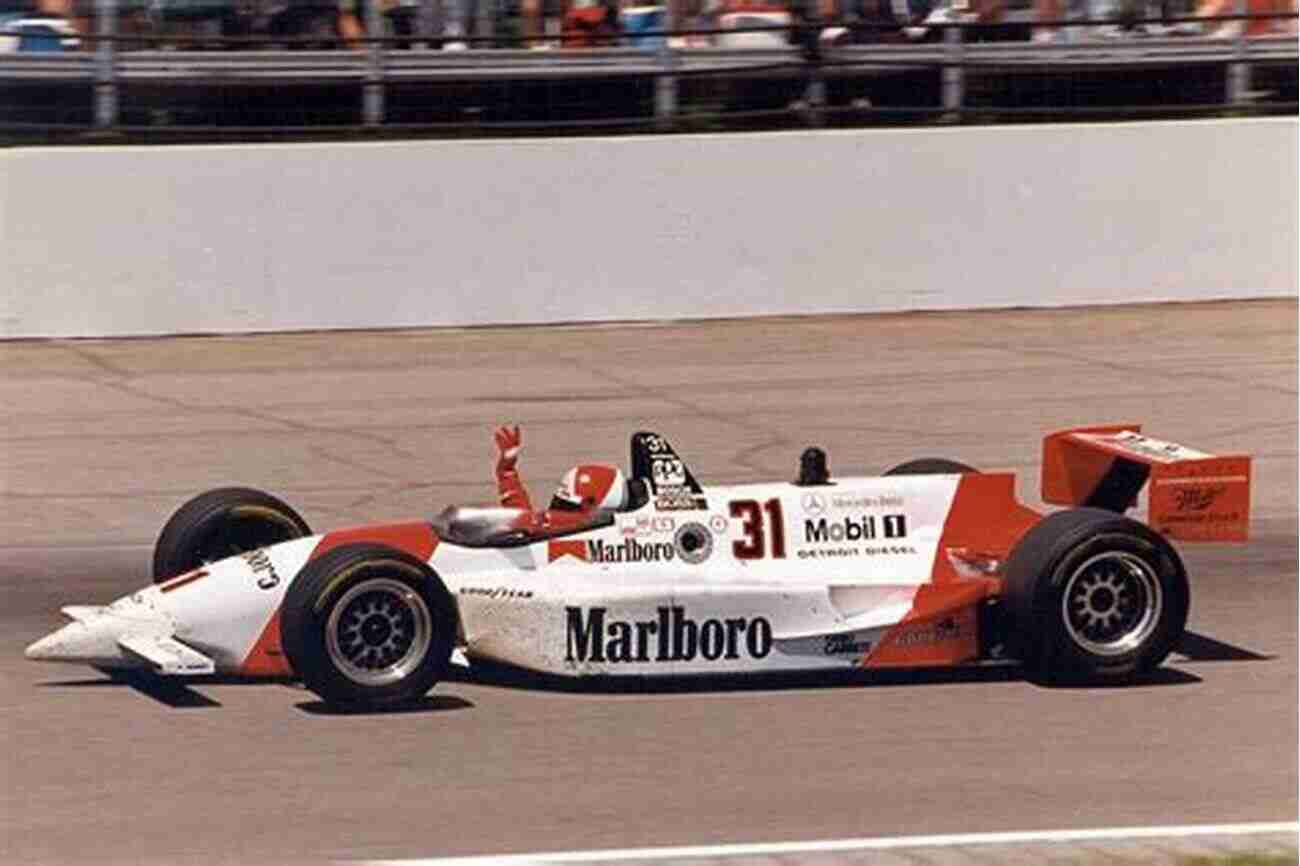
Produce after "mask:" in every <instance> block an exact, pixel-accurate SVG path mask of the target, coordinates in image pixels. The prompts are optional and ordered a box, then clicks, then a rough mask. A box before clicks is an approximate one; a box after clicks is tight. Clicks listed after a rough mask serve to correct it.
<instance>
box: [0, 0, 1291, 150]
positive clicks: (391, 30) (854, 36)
mask: <svg viewBox="0 0 1300 866" xmlns="http://www.w3.org/2000/svg"><path fill="white" fill-rule="evenodd" d="M4 2H11V3H14V2H16V3H22V2H28V0H4ZM87 2H93V8H91V7H89V6H88V7H86V8H85V9H83V10H82V11H83V13H84V14H83V16H82V17H81V18H80V19H79V20H78V21H77V22H76V24H77V26H76V27H72V26H68V25H66V24H62V23H59V22H54V23H53V24H50V23H48V22H47V26H46V28H45V29H42V28H41V22H40V20H39V18H36V19H33V18H32V17H31V16H30V15H29V17H28V19H26V21H27V24H26V27H27V29H26V30H25V31H23V30H20V31H18V32H17V33H16V34H15V32H14V31H13V29H12V28H11V30H10V34H9V39H8V42H7V43H5V42H4V39H5V36H4V33H5V31H4V30H3V29H2V28H0V131H4V132H5V133H7V134H9V135H10V136H18V137H21V136H23V135H33V134H34V135H45V136H59V135H65V134H72V135H82V134H85V133H97V134H104V133H106V132H120V133H126V134H131V133H136V134H141V135H149V134H155V133H156V134H159V135H176V134H185V133H189V134H192V135H200V136H202V135H204V134H212V135H221V134H234V135H239V134H245V133H248V132H250V131H253V132H286V131H304V132H317V133H319V132H331V131H345V132H348V133H355V132H365V131H372V132H385V131H394V132H399V133H404V132H410V131H415V130H419V131H427V132H431V133H448V134H458V135H463V134H475V133H491V132H493V131H502V130H514V131H528V130H540V131H555V130H566V131H584V130H611V129H615V130H620V129H654V130H695V129H721V128H770V127H781V126H801V125H872V124H881V123H903V122H936V121H941V122H957V121H962V120H966V119H974V120H977V121H985V120H989V119H994V120H999V121H1015V120H1024V119H1035V120H1038V119H1044V118H1047V119H1051V118H1108V117H1133V116H1151V117H1155V116H1198V115H1202V116H1203V115H1221V114H1230V115H1241V114H1246V113H1274V114H1288V113H1290V114H1294V113H1295V112H1296V110H1297V94H1296V80H1297V73H1296V70H1297V39H1296V35H1295V26H1296V15H1295V12H1294V11H1293V10H1294V6H1290V7H1286V8H1281V7H1279V8H1278V9H1275V10H1274V11H1266V12H1263V13H1261V12H1259V11H1257V10H1256V9H1255V7H1253V6H1248V5H1247V2H1246V0H1230V2H1234V3H1235V4H1236V10H1237V11H1236V12H1234V13H1231V14H1226V15H1219V16H1218V17H1216V18H1215V19H1213V20H1214V21H1215V22H1217V24H1218V29H1217V30H1214V29H1212V28H1210V27H1207V26H1206V24H1207V22H1206V19H1198V18H1193V17H1191V14H1190V13H1191V10H1190V9H1186V8H1183V9H1177V8H1174V7H1172V6H1170V5H1168V3H1165V4H1162V5H1160V6H1143V7H1140V8H1139V7H1136V6H1135V7H1131V8H1129V10H1128V13H1127V14H1126V17H1125V18H1124V19H1123V20H1122V21H1117V20H1115V19H1111V20H1088V19H1085V18H1079V17H1072V18H1068V19H1062V20H1059V21H1042V20H1036V19H1035V17H1034V11H1033V10H1032V9H1030V8H1028V7H1026V6H1025V5H1023V3H1022V5H1021V6H1020V7H1018V8H1017V7H1014V6H1013V7H1012V8H1010V9H1007V10H1005V13H1004V14H1001V15H1000V16H999V18H998V20H997V21H996V22H995V23H990V22H988V21H980V20H977V17H976V16H975V15H974V14H970V13H965V14H963V13H964V10H965V9H966V7H964V6H962V7H959V8H957V10H956V11H955V12H953V11H952V7H939V8H938V9H937V10H936V9H931V8H930V7H928V6H925V7H921V11H920V12H918V13H916V14H915V15H914V16H913V17H912V18H911V19H909V18H908V16H907V15H906V14H899V15H897V16H895V17H892V18H889V19H888V20H884V21H882V20H881V19H879V18H867V17H863V16H861V15H859V16H856V17H855V16H853V15H847V16H837V17H836V18H835V19H824V18H822V17H821V16H820V14H819V10H816V9H811V8H799V7H796V8H795V9H794V10H793V13H791V11H790V10H789V9H788V8H787V7H783V6H770V7H764V9H759V10H758V13H762V12H763V11H764V10H766V11H767V14H758V13H756V14H750V15H732V16H730V17H729V16H728V15H726V14H713V15H711V16H707V17H704V16H696V17H694V18H687V17H685V16H680V15H674V14H672V7H669V8H668V9H665V8H664V7H632V10H633V14H629V13H628V12H627V11H626V10H625V11H624V13H623V17H622V19H621V22H620V26H613V27H610V28H608V29H606V30H602V31H600V32H598V33H596V32H595V31H592V32H590V33H585V34H578V35H577V36H575V34H574V32H573V31H571V30H570V29H568V28H569V22H568V20H567V19H565V20H564V22H563V24H562V25H561V26H562V27H563V28H564V29H558V30H557V28H556V27H555V26H552V27H551V28H549V29H548V31H547V32H545V33H540V34H537V35H533V36H523V35H521V33H520V31H519V28H517V27H515V28H510V27H508V26H502V19H501V18H500V17H499V16H498V17H494V15H487V16H485V17H484V19H483V20H481V21H476V22H473V23H474V24H475V25H476V26H475V27H474V28H473V29H472V30H471V31H470V32H469V33H467V34H462V33H459V32H457V33H456V35H454V36H453V37H451V38H448V36H447V35H446V34H447V31H446V28H445V27H443V26H440V25H439V23H438V22H437V21H436V20H435V18H434V16H432V15H428V14H425V12H427V10H428V8H429V5H428V4H429V3H430V2H432V0H425V5H424V6H401V5H397V6H394V5H390V6H388V7H387V11H384V9H383V8H381V4H380V3H377V2H376V3H370V4H369V6H368V7H367V8H366V9H365V11H364V13H363V14H364V20H365V23H366V25H367V26H366V28H365V32H366V33H369V34H373V35H370V36H366V35H360V36H358V37H356V38H352V39H344V38H343V37H342V36H340V34H339V32H338V29H337V28H336V27H335V26H334V24H333V14H334V13H333V9H334V8H335V7H332V6H323V7H318V13H319V14H318V15H317V16H316V19H315V22H314V24H312V25H310V26H307V25H304V26H303V27H301V28H299V29H298V30H286V29H285V28H284V27H283V26H279V27H278V29H277V26H275V25H274V22H272V25H271V26H269V27H268V26H267V24H266V20H268V19H266V18H265V16H263V18H262V19H261V22H262V23H261V24H260V25H259V24H256V22H255V20H254V18H250V17H249V14H251V13H249V10H250V9H252V8H254V7H251V6H250V7H243V6H234V5H222V4H223V2H224V0H210V2H209V3H208V4H207V5H204V3H202V2H199V0H188V5H187V6H186V7H185V8H186V9H187V10H188V11H189V15H190V17H188V18H186V17H183V16H181V17H177V16H175V15H173V17H172V18H171V19H168V18H167V17H166V16H165V15H162V14H161V13H159V12H158V11H157V10H158V9H165V8H167V4H175V3H177V2H179V0H160V2H152V3H151V4H150V5H148V6H144V5H142V4H141V3H140V2H139V0H87ZM241 2H242V0H241ZM249 2H253V3H256V2H258V0H249ZM313 2H321V0H313ZM412 2H415V0H412ZM733 2H734V0H733ZM742 2H750V3H752V2H753V0H742ZM898 2H903V0H898ZM133 4H134V5H133ZM895 5H897V4H895ZM903 5H904V6H905V7H906V6H907V3H906V2H904V3H903ZM289 8H293V7H292V3H290V6H289ZM314 8H315V7H314ZM499 8H500V7H497V6H489V5H488V4H487V3H486V2H485V3H483V4H481V5H480V7H479V9H480V12H481V10H483V9H489V10H498V11H499ZM588 8H589V7H588ZM719 8H720V9H721V10H722V11H724V12H725V10H726V8H727V7H725V6H722V7H719ZM912 8H915V4H913V7H912ZM141 9H145V10H146V11H145V13H142V12H141ZM231 9H236V10H239V9H242V10H243V13H241V14H244V13H249V14H245V17H244V18H243V19H237V18H232V15H234V14H235V13H233V12H231V11H230V10H231ZM402 9H406V10H408V11H410V12H411V14H410V15H409V16H407V17H406V18H405V19H402V18H400V17H395V16H394V15H393V14H392V13H393V12H394V10H399V11H400V10H402ZM205 10H206V11H205ZM213 10H216V11H213ZM647 10H650V12H651V13H653V14H644V13H646V11H647ZM656 10H657V12H656ZM741 11H742V12H743V11H745V10H744V7H742V9H741ZM944 12H948V13H949V14H941V13H944ZM927 13H928V14H927ZM936 13H940V14H936ZM675 18H680V20H674V19H675ZM2 21H3V18H2V17H0V22H2ZM33 22H34V23H33ZM178 22H179V23H178ZM250 22H253V23H250ZM551 23H552V25H554V24H555V22H551ZM1045 30H1050V31H1051V32H1053V33H1055V38H1052V39H1049V40H1041V39H1037V38H1031V35H1034V34H1037V33H1040V32H1043V31H1045ZM1234 31H1235V32H1234ZM1207 33H1212V34H1214V35H1207ZM593 34H594V35H593ZM538 49H545V50H538Z"/></svg>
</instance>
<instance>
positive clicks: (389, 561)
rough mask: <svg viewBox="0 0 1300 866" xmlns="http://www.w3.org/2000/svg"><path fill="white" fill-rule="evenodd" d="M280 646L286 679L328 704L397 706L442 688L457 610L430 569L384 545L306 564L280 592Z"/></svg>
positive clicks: (341, 551)
mask: <svg viewBox="0 0 1300 866" xmlns="http://www.w3.org/2000/svg"><path fill="white" fill-rule="evenodd" d="M280 641H281V644H282V645H283V647H284V651H285V654H286V655H287V656H288V658H289V663H290V664H291V665H292V666H293V669H294V671H295V672H296V673H297V674H298V676H300V677H301V678H302V681H303V683H304V684H305V685H306V686H307V688H309V689H311V690H312V691H313V692H315V693H316V694H317V695H319V696H320V697H321V698H322V699H323V700H324V701H325V702H326V703H328V704H333V705H340V706H352V707H358V706H359V707H374V708H383V707H395V706H401V705H403V704H409V703H411V702H413V701H416V700H418V699H419V698H421V697H423V696H424V694H425V693H426V692H428V691H429V689H431V688H433V687H434V685H435V684H436V683H437V682H438V681H439V680H440V679H442V678H443V677H444V676H445V675H446V673H447V667H448V665H449V664H450V663H451V651H452V648H453V646H454V645H455V641H456V607H455V604H454V603H453V601H452V598H451V594H450V593H449V592H447V588H446V586H445V585H443V582H442V580H440V579H439V578H438V576H437V575H436V574H435V573H434V572H433V569H431V568H429V566H428V565H426V564H425V563H423V562H421V561H420V560H418V559H416V558H415V557H413V556H410V555H408V554H406V553H403V552H402V551H400V550H396V549H394V548H391V547H387V546H385V545H382V544H348V545H344V546H342V547H338V548H335V549H334V550H331V551H329V552H328V553H326V554H324V555H323V556H321V557H320V558H319V559H314V560H312V561H311V562H309V563H307V565H306V566H305V567H304V568H303V569H302V570H301V571H299V572H298V574H297V576H296V577H294V579H293V582H292V583H291V584H289V589H288V591H287V592H286V593H285V597H284V606H283V607H282V608H281V613H280Z"/></svg>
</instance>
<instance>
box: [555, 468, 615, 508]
mask: <svg viewBox="0 0 1300 866" xmlns="http://www.w3.org/2000/svg"><path fill="white" fill-rule="evenodd" d="M625 505H627V479H625V478H624V477H623V473H622V472H620V471H619V469H618V467H617V466H610V465H609V464H607V463H583V464H580V465H578V466H575V467H573V468H572V469H570V470H569V471H568V472H566V473H564V478H562V479H560V486H559V487H558V488H557V489H556V491H555V495H554V496H553V497H551V508H552V509H554V510H556V511H618V510H620V509H622V508H623V507H624V506H625Z"/></svg>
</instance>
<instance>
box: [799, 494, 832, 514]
mask: <svg viewBox="0 0 1300 866" xmlns="http://www.w3.org/2000/svg"><path fill="white" fill-rule="evenodd" d="M799 504H800V505H802V506H803V513H804V514H813V515H816V514H825V513H826V498H825V497H824V496H822V495H821V494H820V493H805V494H804V495H803V498H801V499H800V500H799Z"/></svg>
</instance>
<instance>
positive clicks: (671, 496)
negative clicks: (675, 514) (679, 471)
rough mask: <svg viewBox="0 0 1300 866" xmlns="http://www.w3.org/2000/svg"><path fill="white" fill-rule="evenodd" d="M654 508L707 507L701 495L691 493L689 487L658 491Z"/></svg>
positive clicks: (699, 508)
mask: <svg viewBox="0 0 1300 866" xmlns="http://www.w3.org/2000/svg"><path fill="white" fill-rule="evenodd" d="M655 508H657V509H659V510H660V511H703V510H704V509H705V508H708V504H707V503H706V502H705V501H704V497H703V496H696V495H694V494H693V493H691V491H690V488H688V487H682V488H679V489H676V490H670V491H660V493H659V495H658V496H656V497H655Z"/></svg>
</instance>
